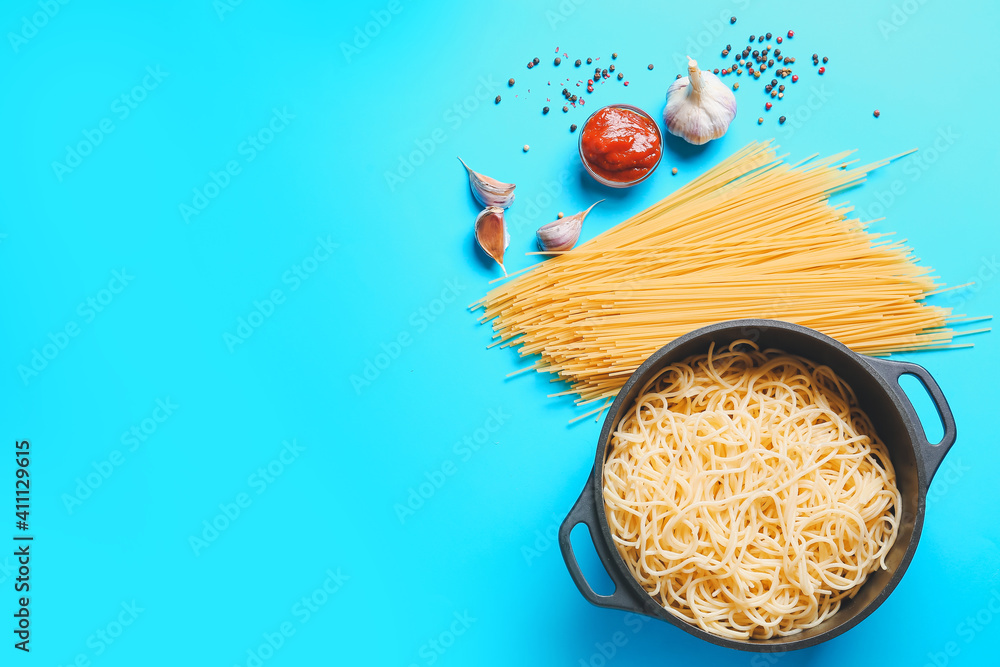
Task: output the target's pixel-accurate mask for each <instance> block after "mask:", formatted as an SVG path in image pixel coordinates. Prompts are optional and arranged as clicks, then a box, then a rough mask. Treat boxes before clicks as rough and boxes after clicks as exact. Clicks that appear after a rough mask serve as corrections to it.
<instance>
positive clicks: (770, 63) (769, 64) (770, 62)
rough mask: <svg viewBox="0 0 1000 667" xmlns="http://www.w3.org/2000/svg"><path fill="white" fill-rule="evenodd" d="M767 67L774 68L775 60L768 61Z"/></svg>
mask: <svg viewBox="0 0 1000 667" xmlns="http://www.w3.org/2000/svg"><path fill="white" fill-rule="evenodd" d="M767 66H768V67H774V59H773V58H772V59H770V60H768V61H767Z"/></svg>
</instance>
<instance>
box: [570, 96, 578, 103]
mask: <svg viewBox="0 0 1000 667" xmlns="http://www.w3.org/2000/svg"><path fill="white" fill-rule="evenodd" d="M578 99H580V98H579V97H577V96H576V95H574V96H573V97H571V98H569V101H570V102H576V101H577V100H578Z"/></svg>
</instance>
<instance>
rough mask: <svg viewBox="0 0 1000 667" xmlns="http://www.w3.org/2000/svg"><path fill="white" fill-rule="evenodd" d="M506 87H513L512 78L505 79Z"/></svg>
mask: <svg viewBox="0 0 1000 667" xmlns="http://www.w3.org/2000/svg"><path fill="white" fill-rule="evenodd" d="M507 85H508V86H513V85H514V79H513V77H511V78H510V79H507Z"/></svg>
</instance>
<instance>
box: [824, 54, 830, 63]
mask: <svg viewBox="0 0 1000 667" xmlns="http://www.w3.org/2000/svg"><path fill="white" fill-rule="evenodd" d="M828 62H830V59H829V58H827V57H826V56H823V64H824V65H825V64H827V63H828Z"/></svg>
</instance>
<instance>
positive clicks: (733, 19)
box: [729, 16, 736, 25]
mask: <svg viewBox="0 0 1000 667" xmlns="http://www.w3.org/2000/svg"><path fill="white" fill-rule="evenodd" d="M734 23H736V17H735V16H731V17H730V18H729V25H732V24H734Z"/></svg>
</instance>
